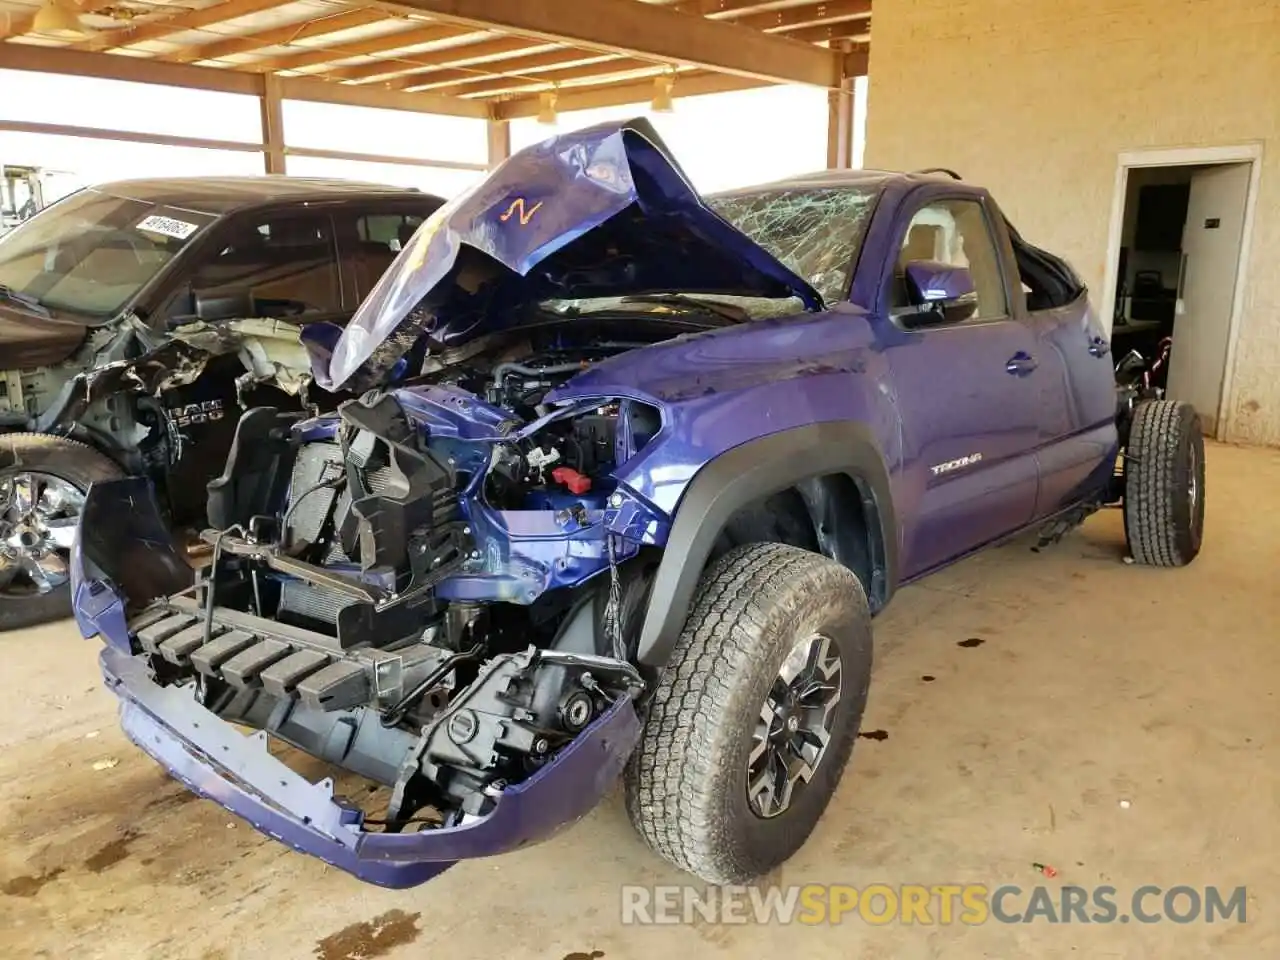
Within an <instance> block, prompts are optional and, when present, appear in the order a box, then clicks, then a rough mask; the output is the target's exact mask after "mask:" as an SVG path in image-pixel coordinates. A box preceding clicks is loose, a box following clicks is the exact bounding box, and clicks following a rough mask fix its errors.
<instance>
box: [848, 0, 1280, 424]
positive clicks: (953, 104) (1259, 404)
mask: <svg viewBox="0 0 1280 960" xmlns="http://www.w3.org/2000/svg"><path fill="white" fill-rule="evenodd" d="M874 23H875V27H874V37H875V40H874V42H873V43H872V45H871V62H870V67H869V71H868V72H869V74H870V95H869V102H868V115H867V152H866V166H868V167H883V168H889V169H912V168H918V167H924V166H945V167H953V168H955V169H957V170H959V171H960V172H961V173H962V174H963V176H964V177H965V178H966V179H968V180H972V181H975V182H978V183H981V184H983V185H984V186H987V187H989V188H990V189H991V190H992V192H993V193H994V194H995V195H996V198H997V199H998V200H999V202H1000V204H1001V206H1002V207H1003V208H1004V210H1005V212H1006V213H1007V214H1008V216H1009V218H1010V219H1011V220H1013V222H1014V223H1015V224H1017V226H1018V228H1019V230H1021V231H1022V233H1023V234H1024V235H1025V236H1026V237H1027V238H1028V239H1029V240H1031V241H1032V242H1035V243H1038V244H1040V245H1041V246H1045V247H1047V248H1049V249H1052V250H1054V251H1056V252H1058V253H1061V254H1062V255H1064V256H1066V257H1067V258H1068V259H1069V260H1070V261H1071V262H1072V263H1073V264H1074V265H1075V267H1076V268H1077V269H1078V270H1079V271H1080V272H1081V273H1082V274H1083V275H1084V277H1085V279H1086V280H1087V281H1088V283H1089V286H1090V288H1091V290H1092V291H1093V297H1094V303H1095V306H1097V307H1098V308H1099V309H1100V310H1101V311H1102V312H1104V313H1105V312H1109V310H1110V306H1109V305H1104V304H1102V303H1100V302H1099V300H1100V298H1101V295H1102V285H1103V278H1104V274H1105V271H1106V253H1107V231H1108V226H1109V219H1110V214H1111V203H1112V194H1113V192H1114V182H1115V172H1116V163H1117V160H1118V155H1119V154H1120V153H1121V152H1122V151H1125V150H1138V149H1146V148H1166V147H1198V146H1211V145H1236V144H1244V143H1258V142H1261V143H1262V146H1263V160H1262V171H1261V182H1260V186H1259V192H1258V200H1257V202H1258V206H1257V214H1256V221H1255V224H1254V231H1253V243H1252V250H1251V254H1250V256H1249V259H1248V266H1247V270H1248V278H1247V280H1246V287H1245V291H1244V312H1243V315H1242V322H1241V326H1240V338H1239V343H1238V348H1237V350H1236V354H1235V356H1236V359H1235V371H1234V383H1233V384H1232V386H1231V388H1230V389H1231V403H1230V407H1229V409H1228V411H1227V436H1228V438H1229V439H1233V440H1242V441H1246V442H1253V443H1266V444H1271V445H1280V0H876V3H875V17H874Z"/></svg>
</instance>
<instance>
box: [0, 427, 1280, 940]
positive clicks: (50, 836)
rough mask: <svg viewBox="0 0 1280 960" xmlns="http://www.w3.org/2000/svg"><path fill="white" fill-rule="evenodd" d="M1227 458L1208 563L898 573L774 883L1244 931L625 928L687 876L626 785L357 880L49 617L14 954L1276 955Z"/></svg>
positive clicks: (20, 853)
mask: <svg viewBox="0 0 1280 960" xmlns="http://www.w3.org/2000/svg"><path fill="white" fill-rule="evenodd" d="M1208 467H1209V490H1210V493H1209V504H1208V533H1207V542H1206V546H1205V549H1204V552H1203V553H1202V555H1201V557H1200V559H1199V560H1198V561H1197V562H1196V563H1195V564H1194V565H1193V566H1191V567H1189V568H1186V569H1183V570H1176V571H1167V570H1150V569H1143V568H1140V567H1134V566H1124V565H1122V564H1121V563H1120V557H1121V554H1122V550H1123V533H1122V528H1121V518H1120V515H1119V513H1118V512H1117V511H1114V510H1110V511H1105V512H1103V513H1101V514H1099V515H1097V516H1095V517H1093V518H1092V519H1091V520H1090V521H1089V522H1088V523H1087V524H1086V525H1085V526H1084V528H1083V529H1082V530H1080V531H1077V532H1075V533H1074V534H1072V535H1071V536H1070V537H1069V538H1068V539H1067V540H1066V541H1065V542H1063V543H1062V544H1060V545H1059V546H1057V547H1056V548H1052V549H1050V550H1048V551H1046V552H1042V553H1038V554H1037V553H1032V552H1030V551H1029V549H1028V547H1029V543H1028V542H1026V541H1023V542H1020V543H1014V544H1010V545H1008V546H1005V547H1002V548H1000V549H998V550H995V551H991V552H989V553H987V554H986V555H983V556H980V557H978V558H975V559H973V560H970V561H968V562H965V563H963V564H960V565H958V566H956V567H954V568H952V569H950V570H948V571H945V572H944V573H941V574H939V575H937V576H936V577H934V578H932V579H931V580H930V581H928V582H927V583H926V584H922V585H919V586H915V587H912V588H908V589H906V590H904V591H903V592H902V594H900V595H899V596H898V598H897V599H895V601H894V603H893V604H892V605H891V608H890V610H889V611H888V612H886V614H885V615H884V616H883V617H882V618H881V619H880V620H879V621H878V623H877V627H876V638H877V645H878V646H877V656H878V662H877V667H876V681H875V684H874V685H873V687H872V693H871V702H870V706H869V709H868V713H867V716H866V720H865V725H864V730H867V731H873V730H883V731H885V732H886V733H887V735H888V736H887V738H885V739H881V740H875V739H864V740H861V741H859V745H858V748H857V749H856V750H855V753H854V759H853V763H852V766H851V768H850V771H849V773H848V775H846V777H845V779H844V782H843V784H842V786H841V788H840V790H839V792H838V794H837V796H836V798H835V800H834V801H833V803H832V805H831V807H830V808H829V810H828V812H827V815H826V817H825V818H824V819H823V821H822V823H821V824H820V826H819V828H818V830H817V832H816V833H815V834H814V835H813V837H812V838H811V839H810V841H809V843H808V844H807V845H806V846H805V847H804V849H803V850H802V851H801V852H800V854H799V855H798V856H797V857H796V858H795V859H793V860H792V861H791V862H790V863H789V864H787V865H786V867H785V868H784V869H783V870H782V871H781V872H780V874H779V875H777V876H775V877H773V878H771V879H772V880H775V881H779V882H782V883H787V884H790V883H808V882H829V883H842V884H853V885H856V886H860V887H862V886H866V885H868V884H872V883H887V884H890V885H894V886H896V885H898V884H905V883H922V884H928V885H935V884H943V883H984V884H987V885H988V886H990V887H995V886H998V885H1000V884H1003V883H1013V884H1018V885H1021V886H1023V887H1024V888H1028V889H1029V888H1030V887H1032V886H1034V885H1035V884H1036V883H1045V884H1047V885H1049V886H1050V887H1055V888H1056V887H1057V886H1059V885H1062V884H1077V885H1080V886H1084V887H1092V886H1094V885H1096V884H1100V883H1107V884H1111V885H1113V886H1115V887H1116V888H1117V889H1118V890H1119V891H1120V893H1119V895H1118V898H1117V899H1118V900H1120V902H1121V903H1122V905H1123V904H1125V903H1126V902H1127V901H1126V900H1125V898H1126V897H1127V896H1128V894H1130V893H1131V892H1132V891H1133V890H1135V889H1136V888H1138V887H1140V886H1142V885H1144V884H1156V885H1159V886H1161V887H1163V888H1168V887H1172V886H1175V885H1178V884H1190V885H1194V886H1201V887H1202V886H1204V885H1209V884H1216V885H1218V886H1220V887H1226V888H1233V887H1236V886H1240V885H1246V886H1247V887H1248V890H1249V901H1248V918H1249V919H1248V922H1247V923H1245V924H1243V925H1241V924H1238V923H1235V922H1229V923H1223V922H1221V921H1220V922H1218V923H1216V924H1213V925H1208V924H1204V923H1203V922H1200V923H1194V924H1189V925H1177V924H1173V923H1170V922H1168V921H1166V922H1164V923H1160V924H1154V925H1150V926H1147V925H1141V926H1140V925H1137V924H1132V923H1131V924H1119V923H1115V924H1110V925H1098V924H1093V925H1090V926H1081V925H1080V924H1073V925H1070V926H1049V925H1045V924H1043V923H1038V924H1032V925H1018V926H1010V925H1004V924H1000V923H996V922H994V921H989V922H988V923H986V924H985V925H981V926H965V925H961V924H955V925H950V926H940V925H938V926H920V925H910V926H908V925H901V924H891V925H887V926H869V925H867V924H865V923H863V922H862V921H861V920H859V919H857V918H856V917H854V918H853V919H851V920H846V922H845V923H844V924H842V925H840V926H825V925H824V926H818V927H799V926H796V927H783V926H779V925H771V926H762V927H761V926H733V925H721V926H712V925H708V924H706V923H697V924H691V925H687V926H686V925H677V926H663V927H644V928H638V927H623V926H622V925H621V924H620V922H619V917H620V913H621V906H620V903H621V898H620V894H619V887H620V885H621V884H624V883H642V884H666V883H676V882H679V881H680V880H681V876H680V875H679V874H678V873H677V872H676V871H674V870H673V869H670V868H668V867H667V866H666V865H665V864H664V863H662V862H660V861H659V860H657V859H656V858H655V857H654V856H652V855H650V854H649V853H648V852H647V851H646V849H645V848H644V847H643V846H642V845H641V843H640V842H639V840H638V839H637V838H636V837H635V835H634V834H633V833H632V832H631V830H630V828H629V825H628V824H627V821H626V817H625V814H624V812H623V810H622V805H621V802H620V799H619V798H618V797H617V796H615V797H613V798H611V799H610V801H608V802H607V803H605V804H604V805H603V806H602V808H601V809H599V810H597V811H596V812H595V813H594V814H593V815H592V816H591V817H590V818H588V819H587V820H586V821H584V822H583V823H581V824H579V825H578V826H577V827H575V828H574V829H572V830H570V831H568V832H567V833H565V834H563V835H562V836H560V837H559V838H557V839H556V840H554V841H552V842H550V843H547V844H545V845H543V846H541V847H537V848H534V849H531V850H528V851H526V852H523V853H520V854H516V855H512V856H509V857H506V858H502V859H498V860H490V861H475V862H472V863H468V864H463V865H461V866H459V867H457V868H455V869H453V870H451V871H449V872H447V873H446V874H444V876H442V877H441V878H440V879H438V880H436V881H434V882H432V883H431V884H428V885H427V886H424V887H421V888H419V889H417V890H408V891H401V892H390V891H384V890H380V889H377V888H374V887H368V886H363V885H361V884H359V883H357V882H356V881H354V880H352V879H351V878H349V877H347V876H346V875H344V874H342V873H340V872H338V871H336V870H333V869H327V868H325V867H324V866H323V865H322V864H320V863H319V862H317V861H314V860H311V859H308V858H306V857H303V856H300V855H297V854H294V853H290V852H287V851H285V850H284V849H283V848H282V847H280V846H278V845H276V844H274V843H271V842H268V841H266V840H264V839H262V838H261V837H260V836H258V835H257V834H256V833H255V832H253V831H252V830H251V829H249V828H248V827H246V826H245V825H244V824H243V823H240V822H236V821H234V820H233V818H232V817H230V816H229V815H227V814H225V813H224V812H222V811H221V810H220V809H219V808H218V807H216V806H214V805H213V804H212V803H209V802H204V801H193V800H192V798H190V796H189V795H188V794H186V793H185V792H184V791H183V790H181V789H180V788H178V787H177V786H176V785H175V784H174V783H172V782H170V781H168V780H166V778H165V777H164V776H163V775H162V774H161V773H160V771H159V769H158V768H157V767H156V766H155V765H154V764H153V763H152V762H151V761H150V760H149V759H147V758H145V757H144V756H142V755H141V754H140V753H138V752H137V751H136V750H134V749H132V748H131V747H130V746H129V745H128V744H127V743H126V742H125V741H124V739H123V738H122V736H121V735H120V734H119V733H118V732H117V729H116V725H115V718H114V701H113V700H112V698H111V697H109V696H108V695H107V694H106V693H105V692H103V691H102V689H101V688H100V687H99V685H98V682H97V675H96V672H95V668H94V652H95V651H94V644H93V643H90V642H87V641H81V640H80V639H79V638H78V637H77V636H76V635H75V632H74V630H73V628H71V627H70V626H69V625H65V624H59V625H55V626H52V627H48V628H44V629H41V630H33V631H30V632H28V633H26V634H25V635H7V636H3V637H0V658H2V659H0V663H2V664H3V667H2V668H0V670H2V675H3V681H4V682H3V689H4V695H3V697H0V956H2V957H5V958H10V957H12V958H15V960H16V958H22V960H25V958H29V957H56V958H62V957H70V956H75V957H77V958H80V960H88V958H94V957H111V958H115V957H122V958H124V957H127V958H143V957H146V958H160V957H164V958H170V957H172V958H198V960H231V958H241V957H243V958H254V960H256V958H265V957H272V958H279V960H291V958H309V957H319V958H321V960H369V958H373V957H383V956H385V957H388V958H391V960H396V958H408V957H429V956H430V957H436V956H446V955H447V956H450V957H509V958H523V957H530V958H549V960H569V958H572V960H587V958H592V960H596V958H599V957H604V958H609V960H629V958H637V960H638V958H645V957H651V956H661V955H666V956H679V957H680V958H681V960H699V958H704V957H721V956H743V957H748V956H749V957H757V956H765V955H802V956H805V957H811V958H822V957H833V958H834V957H839V958H842V960H844V958H849V957H858V958H860V960H873V958H914V957H937V956H943V955H945V956H946V957H947V958H948V960H953V958H955V960H960V958H970V957H1008V956H1014V955H1019V956H1021V955H1035V956H1037V957H1040V958H1046V960H1051V958H1066V957H1084V956H1088V957H1126V958H1129V957H1148V956H1149V957H1152V958H1156V957H1158V958H1160V960H1166V958H1180V957H1208V956H1213V957H1249V958H1261V957H1274V956H1278V955H1280V911H1278V910H1277V906H1276V905H1277V903H1280V867H1278V866H1277V862H1276V852H1277V851H1278V850H1280V815H1278V814H1280V750H1277V730H1278V729H1280V722H1278V721H1280V700H1278V698H1277V695H1276V691H1277V687H1280V642H1278V641H1280V590H1277V588H1276V577H1277V575H1278V574H1280V564H1277V557H1278V555H1280V452H1277V451H1260V450H1244V449H1236V448H1231V447H1221V446H1215V447H1212V448H1211V450H1210V459H1209V463H1208ZM970 638H978V639H981V640H983V641H984V642H983V643H982V644H980V645H969V646H960V645H958V642H959V641H964V640H968V639H970ZM926 676H928V677H933V678H934V679H933V680H932V681H926V680H925V679H924V677H926ZM1122 800H1123V801H1128V805H1127V806H1124V805H1122V804H1121V801H1122ZM1033 862H1039V863H1047V864H1051V865H1053V866H1055V867H1056V868H1057V869H1058V870H1059V875H1058V877H1057V878H1056V879H1054V880H1045V879H1044V878H1043V877H1041V876H1039V875H1038V874H1037V873H1036V871H1035V870H1034V869H1033V867H1032V863H1033ZM1156 902H1157V903H1158V901H1156Z"/></svg>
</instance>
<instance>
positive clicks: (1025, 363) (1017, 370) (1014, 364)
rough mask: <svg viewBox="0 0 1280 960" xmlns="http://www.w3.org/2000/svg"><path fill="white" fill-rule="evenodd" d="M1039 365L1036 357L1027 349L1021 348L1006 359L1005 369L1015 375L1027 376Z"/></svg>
mask: <svg viewBox="0 0 1280 960" xmlns="http://www.w3.org/2000/svg"><path fill="white" fill-rule="evenodd" d="M1038 366H1039V364H1038V363H1036V358H1035V357H1033V356H1032V355H1031V354H1029V353H1027V352H1026V351H1025V350H1019V351H1018V352H1017V353H1015V354H1014V355H1013V356H1012V357H1010V358H1009V359H1008V360H1006V361H1005V364H1004V369H1005V373H1012V374H1013V375H1014V376H1015V377H1025V376H1026V375H1027V374H1029V373H1030V372H1031V371H1032V370H1034V369H1035V368H1036V367H1038Z"/></svg>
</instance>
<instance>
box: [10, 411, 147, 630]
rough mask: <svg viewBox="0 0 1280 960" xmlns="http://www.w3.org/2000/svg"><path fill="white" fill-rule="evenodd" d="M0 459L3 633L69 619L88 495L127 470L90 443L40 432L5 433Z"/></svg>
mask: <svg viewBox="0 0 1280 960" xmlns="http://www.w3.org/2000/svg"><path fill="white" fill-rule="evenodd" d="M0 462H3V464H4V466H0V630H15V629H17V628H19V627H30V626H34V625H36V624H39V623H46V622H48V621H50V620H57V619H59V618H61V617H66V616H69V615H70V613H71V585H70V567H69V565H68V560H69V558H70V553H71V538H72V536H73V535H74V534H75V529H76V524H77V523H78V522H79V520H80V510H81V508H82V507H83V506H84V495H85V493H86V492H87V491H88V489H89V485H90V484H91V483H93V482H95V481H97V480H113V479H115V478H117V477H120V476H123V474H122V473H121V471H120V468H119V467H117V466H116V465H115V463H114V462H113V461H111V460H109V459H107V457H105V456H103V455H102V454H101V453H99V452H98V451H97V450H94V449H93V448H92V447H87V446H85V445H84V444H82V443H76V442H75V441H74V440H64V439H63V438H61V437H50V436H46V435H44V434H38V433H11V434H6V435H5V436H3V437H0Z"/></svg>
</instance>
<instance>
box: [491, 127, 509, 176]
mask: <svg viewBox="0 0 1280 960" xmlns="http://www.w3.org/2000/svg"><path fill="white" fill-rule="evenodd" d="M509 156H511V122H510V121H509V120H490V121H489V169H490V170H493V169H494V168H496V167H497V166H498V165H499V164H500V163H502V161H503V160H505V159H507V157H509Z"/></svg>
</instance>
